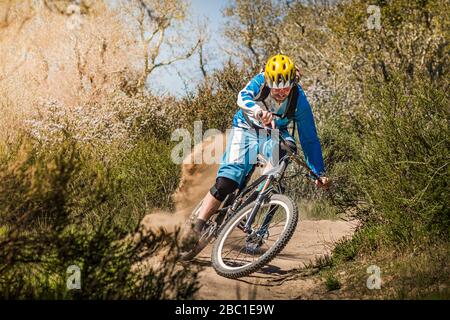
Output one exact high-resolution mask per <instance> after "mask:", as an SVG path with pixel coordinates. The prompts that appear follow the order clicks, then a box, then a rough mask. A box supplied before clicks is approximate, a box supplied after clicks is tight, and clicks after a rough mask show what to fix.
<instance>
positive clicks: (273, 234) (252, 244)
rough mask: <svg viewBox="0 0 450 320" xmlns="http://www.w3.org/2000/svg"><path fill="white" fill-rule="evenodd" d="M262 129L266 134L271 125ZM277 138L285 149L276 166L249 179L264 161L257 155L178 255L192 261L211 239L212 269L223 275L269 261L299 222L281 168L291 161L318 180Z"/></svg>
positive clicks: (241, 272)
mask: <svg viewBox="0 0 450 320" xmlns="http://www.w3.org/2000/svg"><path fill="white" fill-rule="evenodd" d="M266 130H268V131H269V133H271V129H270V128H267V129H266ZM279 139H280V140H279V141H280V146H281V148H283V150H285V151H286V152H285V155H284V156H282V157H281V158H280V160H279V162H278V165H277V166H275V167H273V168H272V169H270V170H269V171H267V172H265V173H263V174H262V175H261V176H260V177H258V178H257V179H256V180H254V181H253V182H251V183H249V182H250V179H251V176H252V174H253V172H254V170H255V168H256V167H261V166H264V165H265V162H266V160H265V159H264V158H262V157H261V156H259V155H258V158H257V163H256V165H254V166H253V169H252V170H251V171H250V173H249V174H248V175H247V176H246V178H245V183H244V184H243V187H242V188H240V189H237V190H236V191H235V192H234V193H231V194H230V195H228V196H227V197H226V198H225V200H224V201H223V203H222V204H221V206H220V207H219V209H218V210H217V211H216V212H215V213H214V214H213V215H212V216H211V218H210V219H209V220H208V221H207V222H206V224H205V227H204V228H203V230H202V232H201V235H200V237H199V239H198V240H197V241H196V243H195V245H194V246H193V247H192V249H190V250H188V251H186V252H185V253H183V255H182V259H183V260H191V259H192V258H194V257H195V256H196V255H197V254H199V253H200V252H201V251H202V250H203V249H204V248H205V247H206V246H207V245H208V244H209V243H211V242H214V245H213V249H212V254H211V260H212V266H213V267H214V269H215V270H216V272H217V273H218V274H219V275H221V276H224V277H227V278H240V277H244V276H247V275H249V274H251V273H253V272H255V271H256V270H258V269H260V268H261V267H263V266H264V265H266V264H267V263H269V262H270V261H271V260H272V259H273V258H274V257H275V256H276V255H277V254H278V253H279V252H280V251H281V250H282V249H283V248H284V247H285V246H286V244H287V243H288V241H289V240H290V239H291V237H292V235H293V233H294V231H295V228H296V226H297V222H298V209H297V206H296V204H295V202H294V201H293V200H292V199H291V198H289V197H288V196H286V195H284V191H285V187H284V184H283V182H284V181H283V180H284V178H285V172H286V169H287V167H288V165H289V164H290V162H291V161H294V162H295V163H297V164H298V165H300V166H301V167H303V168H306V169H307V170H308V173H307V174H306V175H307V176H308V177H310V178H312V179H318V176H317V175H316V174H315V173H314V172H312V171H311V170H310V169H309V168H308V166H307V165H306V163H305V162H304V161H303V160H302V159H300V158H299V157H298V156H297V155H296V153H295V152H294V150H292V149H291V148H290V146H289V144H288V143H287V142H286V140H285V139H284V138H283V137H282V136H281V135H279ZM319 181H320V180H319ZM201 205H202V201H200V203H199V204H198V205H197V206H196V207H195V208H194V210H193V211H192V214H191V216H190V219H189V220H188V222H187V223H188V224H189V223H190V224H193V223H194V222H195V220H196V218H197V216H198V213H199V210H200V208H201Z"/></svg>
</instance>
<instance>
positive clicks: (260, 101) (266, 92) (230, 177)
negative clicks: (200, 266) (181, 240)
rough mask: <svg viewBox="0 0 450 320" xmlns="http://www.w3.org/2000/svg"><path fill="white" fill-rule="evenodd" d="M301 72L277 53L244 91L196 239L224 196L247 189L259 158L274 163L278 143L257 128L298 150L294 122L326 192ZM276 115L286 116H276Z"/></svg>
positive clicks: (204, 203)
mask: <svg viewBox="0 0 450 320" xmlns="http://www.w3.org/2000/svg"><path fill="white" fill-rule="evenodd" d="M296 70H297V69H296V67H295V65H294V63H293V62H292V60H291V59H290V58H289V57H287V56H286V55H282V54H277V55H275V56H273V57H271V58H269V60H268V61H267V63H266V66H265V71H264V72H261V73H259V74H258V75H256V76H255V77H254V78H253V79H252V80H251V81H250V82H249V83H248V84H247V85H246V87H245V88H244V89H243V90H241V91H240V92H239V95H238V100H237V104H238V106H239V107H240V109H239V110H238V111H237V112H236V114H235V115H234V118H233V128H232V133H231V135H230V137H229V139H228V143H227V149H226V152H225V153H224V155H223V159H222V163H221V165H220V167H219V171H218V174H217V179H216V183H215V184H214V186H213V187H212V188H211V190H210V192H209V193H208V194H207V195H206V197H205V199H204V200H203V204H202V207H201V209H200V212H199V215H198V218H197V221H196V223H195V226H194V231H195V232H196V233H197V234H199V233H200V232H201V230H202V229H203V227H204V225H205V222H206V221H207V220H208V219H209V217H210V216H211V215H212V214H213V213H214V212H215V211H216V210H217V209H218V208H219V207H220V204H221V203H222V201H223V200H224V199H225V197H226V196H227V195H228V194H230V193H232V192H234V191H235V190H236V189H237V188H238V187H240V186H242V184H243V182H244V179H245V177H246V176H247V174H248V173H249V172H250V170H251V169H252V167H253V165H254V164H255V162H256V156H257V154H258V153H260V154H262V155H263V156H264V157H266V158H269V159H272V157H273V154H274V148H278V147H279V145H278V143H277V142H276V141H275V139H272V138H271V137H270V136H267V135H263V134H261V130H258V129H262V128H264V127H266V128H268V127H269V128H277V129H278V130H279V134H281V135H282V136H283V137H284V138H285V139H286V140H287V141H288V142H289V143H290V144H291V145H290V147H291V148H292V149H293V150H296V148H295V139H294V137H292V136H291V135H290V134H289V132H288V129H287V126H288V124H289V123H290V122H291V121H295V122H296V126H297V130H298V135H299V138H300V145H301V147H302V149H303V153H304V155H305V159H306V162H307V164H308V166H309V168H310V169H311V170H312V171H313V172H314V173H315V174H317V175H318V176H319V177H320V178H319V179H318V180H316V185H317V186H321V187H325V188H327V186H328V178H327V177H326V176H325V170H324V164H323V159H322V150H321V145H320V142H319V139H318V137H317V132H316V127H315V123H314V118H313V114H312V111H311V107H310V105H309V103H308V101H307V99H306V96H305V93H304V92H303V90H302V88H301V87H300V85H299V84H298V83H297V75H296ZM273 113H275V114H277V115H281V116H280V117H274V116H273ZM271 162H272V161H271ZM272 163H273V162H272ZM275 165H276V163H275Z"/></svg>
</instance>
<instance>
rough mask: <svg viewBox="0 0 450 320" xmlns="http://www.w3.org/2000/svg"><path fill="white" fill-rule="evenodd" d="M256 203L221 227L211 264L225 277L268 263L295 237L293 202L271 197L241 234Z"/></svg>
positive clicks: (278, 195) (251, 271) (295, 217)
mask: <svg viewBox="0 0 450 320" xmlns="http://www.w3.org/2000/svg"><path fill="white" fill-rule="evenodd" d="M255 203H256V202H255V201H254V202H252V203H250V204H248V205H247V206H245V207H244V208H242V209H241V210H239V211H238V212H237V213H236V214H235V215H234V216H233V217H232V218H231V219H230V220H229V221H228V222H227V224H226V225H225V226H224V227H223V229H222V231H221V232H220V234H219V236H218V237H217V240H216V242H215V244H214V247H213V250H212V256H211V260H212V265H213V267H214V269H215V270H216V272H217V273H218V274H219V275H221V276H223V277H227V278H240V277H244V276H247V275H249V274H251V273H253V272H255V271H256V270H258V269H260V268H261V267H263V266H264V265H265V264H267V263H269V262H270V261H271V260H272V259H273V258H274V257H275V256H276V255H277V254H278V253H279V252H280V251H281V250H283V248H284V247H285V246H286V244H287V243H288V241H289V240H290V239H291V237H292V235H293V234H294V231H295V228H296V226H297V221H298V210H297V207H296V205H295V204H294V203H293V202H292V200H291V199H290V198H289V197H287V196H285V195H281V194H274V195H271V196H270V198H269V200H268V201H267V203H264V204H263V205H261V207H260V209H259V210H258V212H257V214H256V216H255V219H254V220H253V223H252V225H251V229H250V230H249V231H248V232H245V231H244V226H245V223H246V221H247V218H248V217H249V216H250V213H251V211H252V209H253V207H254V206H255Z"/></svg>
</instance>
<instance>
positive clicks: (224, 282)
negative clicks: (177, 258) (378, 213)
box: [194, 220, 356, 299]
mask: <svg viewBox="0 0 450 320" xmlns="http://www.w3.org/2000/svg"><path fill="white" fill-rule="evenodd" d="M355 226H356V225H355V223H351V222H345V221H330V220H318V221H313V220H300V221H299V224H298V226H297V229H296V231H295V233H294V235H293V237H292V239H291V240H290V241H289V243H288V244H287V246H286V247H285V248H284V250H283V251H282V252H281V253H280V254H279V255H278V256H277V257H276V258H275V259H274V260H272V261H271V262H270V263H269V265H266V266H265V267H264V268H263V269H262V270H260V271H258V272H256V273H254V274H252V275H250V276H248V277H244V278H241V279H238V280H233V279H226V278H223V277H221V276H219V275H217V274H216V272H215V271H214V269H213V268H212V267H211V262H210V261H211V257H210V256H211V247H212V246H211V245H209V246H208V247H207V248H205V250H204V251H203V252H201V253H200V255H199V256H198V258H197V259H196V260H195V261H194V263H198V264H201V265H203V266H204V267H205V268H204V270H203V271H202V272H201V273H200V283H201V285H202V287H201V289H200V290H199V292H198V293H197V295H196V298H197V299H297V298H308V297H310V296H311V295H312V294H313V293H314V292H315V291H317V289H316V287H317V286H319V285H320V284H319V283H317V282H316V281H315V280H313V279H312V277H294V274H293V271H294V270H295V269H298V268H302V267H304V266H305V265H308V264H309V263H310V262H312V261H314V260H315V259H316V258H317V257H319V256H323V255H325V254H326V253H328V252H329V251H330V250H331V249H332V247H333V244H334V243H335V242H336V240H338V239H340V238H342V237H344V236H348V235H351V234H352V232H353V230H354V227H355ZM313 289H314V290H313Z"/></svg>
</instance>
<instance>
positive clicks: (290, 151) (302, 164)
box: [263, 111, 322, 184]
mask: <svg viewBox="0 0 450 320" xmlns="http://www.w3.org/2000/svg"><path fill="white" fill-rule="evenodd" d="M269 112H270V113H271V114H272V115H273V116H275V117H281V115H279V114H277V113H275V112H272V111H269ZM263 129H264V130H266V131H268V132H269V133H270V134H271V132H272V130H274V129H275V128H271V127H263ZM278 136H279V138H280V143H282V144H284V145H285V146H286V148H285V150H286V151H287V153H288V155H289V156H290V157H291V159H293V160H294V162H295V163H297V164H298V165H299V166H301V167H303V168H305V169H306V170H308V172H309V176H312V177H314V179H316V180H318V181H319V183H320V184H322V182H321V181H320V179H319V178H320V176H319V175H318V174H316V173H315V172H314V171H312V170H311V169H310V168H309V166H308V165H307V164H306V163H305V161H303V160H301V159H300V158H299V157H298V156H297V155H296V154H295V153H294V152H292V150H291V148H290V147H289V146H288V145H287V143H286V139H285V138H284V137H283V136H282V135H281V134H279V135H278Z"/></svg>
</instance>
